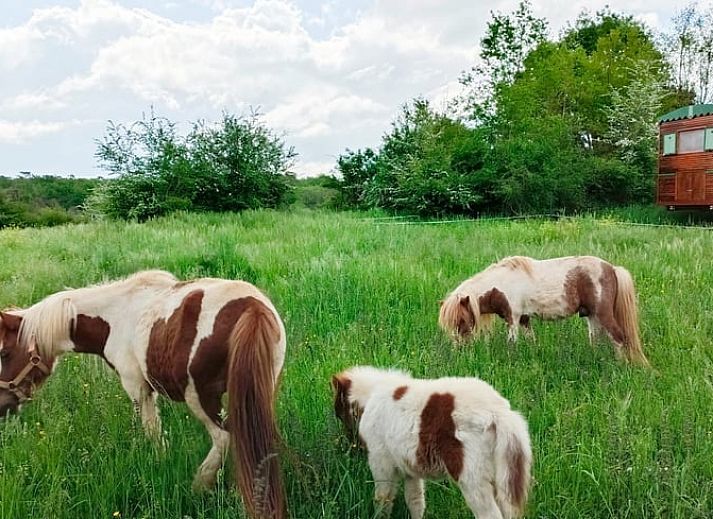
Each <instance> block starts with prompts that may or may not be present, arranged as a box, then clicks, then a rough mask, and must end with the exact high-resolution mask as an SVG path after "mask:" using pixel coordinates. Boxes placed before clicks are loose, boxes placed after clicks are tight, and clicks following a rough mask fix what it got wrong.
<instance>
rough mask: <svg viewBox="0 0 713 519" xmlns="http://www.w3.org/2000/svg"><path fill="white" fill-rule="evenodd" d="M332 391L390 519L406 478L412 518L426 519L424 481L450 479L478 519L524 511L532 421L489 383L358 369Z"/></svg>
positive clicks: (335, 383)
mask: <svg viewBox="0 0 713 519" xmlns="http://www.w3.org/2000/svg"><path fill="white" fill-rule="evenodd" d="M332 385H333V386H334V389H335V392H336V396H335V402H334V410H335V413H336V415H337V416H338V417H339V418H340V419H341V420H342V422H344V425H345V426H346V429H347V431H348V432H350V433H351V432H353V431H354V429H355V425H356V423H357V421H358V433H359V438H360V439H361V442H362V443H363V445H364V446H365V447H366V449H367V452H368V456H369V467H370V468H371V472H372V475H373V477H374V483H375V485H376V489H375V493H374V498H375V500H376V502H377V505H378V506H379V507H380V508H381V510H382V511H383V512H384V513H385V514H386V515H387V516H388V515H389V513H390V511H391V505H392V502H393V500H394V498H395V495H396V490H397V485H398V484H399V482H400V481H401V479H405V488H404V493H405V497H406V504H407V506H408V509H409V512H410V514H411V517H412V518H413V519H420V518H421V517H423V514H424V510H425V507H426V503H425V497H424V488H423V480H424V479H433V478H443V477H449V476H450V477H451V478H452V479H453V480H454V481H456V482H457V483H458V486H459V487H460V489H461V492H462V493H463V497H464V498H465V500H466V502H467V503H468V506H469V507H470V509H471V510H472V511H473V513H474V514H476V515H477V517H478V518H479V519H503V518H505V519H507V518H512V517H519V516H520V515H521V514H522V513H523V510H524V508H525V504H526V501H527V493H528V489H529V485H530V467H531V464H532V452H531V449H530V437H529V434H528V431H527V423H526V422H525V420H524V419H523V417H522V416H521V415H520V414H519V413H517V412H515V411H513V410H511V409H510V404H509V402H508V401H507V400H506V399H504V398H503V397H502V396H500V395H499V394H498V392H497V391H495V389H493V388H492V387H491V386H490V385H489V384H487V383H485V382H483V381H482V380H480V379H477V378H455V377H452V378H440V379H435V380H419V379H414V378H411V376H410V375H409V374H407V373H404V372H401V371H395V370H384V369H377V368H373V367H370V366H358V367H353V368H350V369H348V370H346V371H343V372H342V373H339V374H338V375H335V376H334V377H333V378H332Z"/></svg>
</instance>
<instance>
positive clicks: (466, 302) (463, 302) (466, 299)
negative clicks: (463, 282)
mask: <svg viewBox="0 0 713 519" xmlns="http://www.w3.org/2000/svg"><path fill="white" fill-rule="evenodd" d="M460 304H461V306H469V305H470V296H462V297H461V298H460Z"/></svg>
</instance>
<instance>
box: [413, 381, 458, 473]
mask: <svg viewBox="0 0 713 519" xmlns="http://www.w3.org/2000/svg"><path fill="white" fill-rule="evenodd" d="M454 409H455V398H454V397H453V395H452V394H450V393H434V394H432V395H431V397H430V398H429V399H428V402H427V403H426V406H425V407H424V408H423V411H422V412H421V429H420V431H419V433H418V449H417V450H416V461H417V462H418V465H419V468H420V470H421V471H422V472H423V473H424V474H426V475H438V474H442V473H443V472H444V470H443V469H444V468H445V471H447V472H448V474H450V476H451V477H452V478H453V479H455V480H456V481H457V480H458V478H459V477H460V474H461V472H462V471H463V457H464V453H463V443H461V441H460V440H459V439H458V438H456V436H455V433H456V424H455V422H454V421H453V410H454Z"/></svg>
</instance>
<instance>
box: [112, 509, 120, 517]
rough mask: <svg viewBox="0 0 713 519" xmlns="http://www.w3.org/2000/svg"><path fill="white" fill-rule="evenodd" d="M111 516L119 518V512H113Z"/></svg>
mask: <svg viewBox="0 0 713 519" xmlns="http://www.w3.org/2000/svg"><path fill="white" fill-rule="evenodd" d="M111 515H113V516H114V517H121V512H119V511H118V510H117V511H116V512H114V513H113V514H111Z"/></svg>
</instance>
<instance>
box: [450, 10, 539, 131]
mask: <svg viewBox="0 0 713 519" xmlns="http://www.w3.org/2000/svg"><path fill="white" fill-rule="evenodd" d="M490 14H491V20H490V21H489V22H488V27H487V29H486V34H485V36H484V37H483V38H482V39H481V40H480V61H479V62H478V63H477V64H476V65H475V66H474V67H472V68H471V69H470V70H469V71H467V72H465V73H464V74H462V75H461V78H460V81H461V83H462V84H463V85H464V86H465V87H466V89H467V94H466V95H465V97H464V99H463V100H462V102H464V103H465V104H466V105H467V106H468V107H469V108H471V109H475V110H474V111H472V112H471V113H470V115H471V116H472V117H473V118H474V119H476V120H479V119H482V118H484V117H485V116H486V115H487V113H488V111H489V109H491V108H492V103H491V102H490V101H491V100H492V96H493V95H494V94H495V92H496V90H497V89H498V87H499V86H501V85H509V84H511V83H512V82H513V81H514V80H515V77H516V75H517V73H518V72H520V71H521V70H522V69H523V66H524V61H525V58H526V56H527V55H528V54H529V53H530V51H531V50H532V49H534V48H535V47H537V46H538V45H539V44H540V43H542V42H543V41H545V39H546V36H547V21H546V20H544V19H543V18H537V17H535V16H534V14H533V12H532V5H531V3H530V0H521V2H520V3H519V4H518V7H517V9H516V10H515V11H514V12H512V13H510V14H502V13H494V12H492V11H491V13H490Z"/></svg>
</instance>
